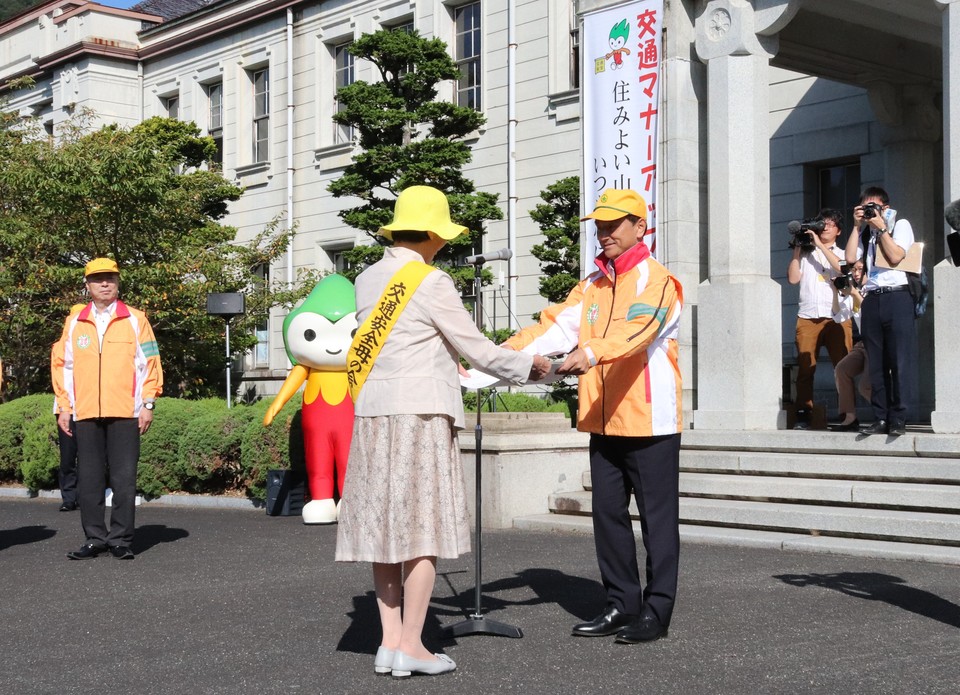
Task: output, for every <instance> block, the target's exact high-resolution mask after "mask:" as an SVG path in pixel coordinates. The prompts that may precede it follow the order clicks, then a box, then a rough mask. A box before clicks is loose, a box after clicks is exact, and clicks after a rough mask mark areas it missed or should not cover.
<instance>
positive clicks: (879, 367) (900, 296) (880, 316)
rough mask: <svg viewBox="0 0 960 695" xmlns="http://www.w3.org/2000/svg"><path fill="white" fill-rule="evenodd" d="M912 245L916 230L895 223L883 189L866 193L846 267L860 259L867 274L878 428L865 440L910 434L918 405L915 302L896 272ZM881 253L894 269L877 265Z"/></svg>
mask: <svg viewBox="0 0 960 695" xmlns="http://www.w3.org/2000/svg"><path fill="white" fill-rule="evenodd" d="M913 242H914V238H913V227H912V226H911V225H910V222H908V221H907V220H905V219H899V220H898V219H897V211H896V210H894V209H893V208H891V207H890V196H888V195H887V192H886V191H885V190H884V189H882V188H880V187H879V186H871V187H869V188H866V189H864V191H863V194H862V195H861V196H860V204H859V205H857V207H855V208H854V209H853V229H852V230H850V238H849V239H847V247H846V260H847V263H850V264H852V263H854V262H855V261H856V260H857V259H858V258H860V257H861V256H862V257H863V258H864V261H865V268H866V273H867V281H866V283H864V285H863V290H862V294H863V305H862V307H861V310H860V311H861V314H860V330H861V332H862V334H863V345H864V347H865V348H866V350H867V358H868V360H869V363H870V369H869V372H868V373H869V375H870V386H871V390H872V397H871V399H870V403H871V405H872V406H873V413H874V422H873V424H872V425H869V426H867V427H864V428H862V429H861V430H860V432H861V433H863V434H890V435H894V436H897V435H902V434H906V420H905V418H906V412H907V409H908V408H909V407H910V406H912V405H914V403H915V402H916V390H915V387H914V383H913V379H912V377H911V371H912V366H913V364H914V363H915V362H916V347H915V345H916V333H915V328H914V324H913V322H914V318H915V316H916V315H915V313H914V299H913V297H912V296H911V294H910V291H909V285H908V281H907V274H906V273H905V272H904V271H902V270H897V269H896V266H897V265H898V264H899V263H900V262H901V261H902V260H903V259H904V258H905V257H906V254H907V251H908V250H909V249H910V247H911V246H912V245H913ZM878 249H879V252H880V253H882V254H883V256H884V257H885V258H886V260H887V262H888V265H890V266H891V267H890V268H884V267H880V266H878V265H877V263H876V260H877V253H878Z"/></svg>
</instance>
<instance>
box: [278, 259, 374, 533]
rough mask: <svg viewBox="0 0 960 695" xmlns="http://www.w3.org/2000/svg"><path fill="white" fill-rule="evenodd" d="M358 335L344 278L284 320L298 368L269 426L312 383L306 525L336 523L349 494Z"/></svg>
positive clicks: (334, 279)
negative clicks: (351, 362) (342, 498)
mask: <svg viewBox="0 0 960 695" xmlns="http://www.w3.org/2000/svg"><path fill="white" fill-rule="evenodd" d="M356 331H357V303H356V296H355V295H354V290H353V284H352V283H351V282H350V281H349V280H347V279H346V278H345V277H343V276H342V275H327V276H326V277H325V278H323V279H322V280H321V281H320V282H318V283H317V286H316V287H314V288H313V290H312V291H311V292H310V294H309V295H308V296H307V298H306V299H305V300H304V301H303V304H301V305H300V306H299V307H297V308H296V309H294V310H293V311H291V312H290V313H289V314H288V315H287V318H286V319H284V321H283V344H284V347H285V348H286V350H287V356H288V357H289V358H290V362H292V363H293V365H294V367H293V369H291V370H290V374H288V375H287V378H286V380H285V381H284V382H283V386H282V387H281V388H280V393H278V394H277V397H276V398H275V399H274V401H273V403H271V404H270V408H269V410H267V414H266V415H264V417H263V424H264V425H269V424H270V423H271V422H273V419H274V418H275V417H276V416H277V413H279V412H280V409H281V408H283V406H284V405H285V404H286V402H287V401H288V400H290V397H291V396H293V394H295V393H296V392H297V390H298V389H299V388H300V386H301V385H302V384H303V383H304V382H306V383H307V387H306V389H304V392H303V409H302V411H301V412H302V418H303V444H304V451H305V453H306V462H307V484H308V487H309V489H310V502H308V503H307V504H305V505H304V507H303V523H305V524H332V523H334V522H336V520H337V514H338V512H339V505H338V504H337V503H335V502H334V499H333V493H334V474H336V489H337V491H338V492H339V493H340V495H342V494H343V479H344V475H345V474H346V471H347V455H348V454H349V453H350V438H351V436H352V434H353V401H352V400H351V398H350V392H349V389H348V386H347V350H348V349H349V348H350V343H351V341H352V340H353V334H354V333H356Z"/></svg>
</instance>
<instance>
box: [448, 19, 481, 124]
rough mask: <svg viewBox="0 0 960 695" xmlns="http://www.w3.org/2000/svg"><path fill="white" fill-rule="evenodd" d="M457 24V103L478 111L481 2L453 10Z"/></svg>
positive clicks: (455, 54) (455, 43)
mask: <svg viewBox="0 0 960 695" xmlns="http://www.w3.org/2000/svg"><path fill="white" fill-rule="evenodd" d="M453 18H454V22H455V24H456V37H455V39H454V48H455V53H454V60H456V62H457V66H458V67H459V68H460V79H459V80H457V105H458V106H466V107H469V108H471V109H476V110H477V111H479V110H480V108H481V103H480V3H479V2H472V3H470V4H469V5H462V6H460V7H457V8H455V9H454V11H453Z"/></svg>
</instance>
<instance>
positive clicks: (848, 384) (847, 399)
mask: <svg viewBox="0 0 960 695" xmlns="http://www.w3.org/2000/svg"><path fill="white" fill-rule="evenodd" d="M861 374H862V375H863V376H861V377H860V395H861V396H863V397H864V398H866V399H867V401H868V402H869V401H870V395H871V393H872V391H871V389H870V367H869V363H868V362H867V350H866V348H864V347H863V341H862V340H861V341H859V342H858V343H857V344H856V345H854V346H853V349H852V350H850V352H849V354H848V355H847V356H846V357H844V358H843V359H842V360H840V364H838V365H837V366H836V367H834V369H833V375H834V377H835V378H836V381H837V396H838V404H837V412H838V413H840V414H841V415H845V414H847V413H850V414H851V415H856V414H857V395H856V393H855V392H854V389H853V382H854V379H856V378H857V377H858V376H860V375H861Z"/></svg>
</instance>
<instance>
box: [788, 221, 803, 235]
mask: <svg viewBox="0 0 960 695" xmlns="http://www.w3.org/2000/svg"><path fill="white" fill-rule="evenodd" d="M787 231H788V232H790V233H791V234H796V233H797V232H799V231H800V223H799V222H798V221H797V220H790V221H789V222H787Z"/></svg>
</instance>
